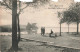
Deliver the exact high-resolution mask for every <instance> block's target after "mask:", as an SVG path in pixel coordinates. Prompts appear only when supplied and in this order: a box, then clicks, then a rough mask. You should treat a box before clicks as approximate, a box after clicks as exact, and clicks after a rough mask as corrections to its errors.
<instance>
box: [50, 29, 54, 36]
mask: <svg viewBox="0 0 80 52" xmlns="http://www.w3.org/2000/svg"><path fill="white" fill-rule="evenodd" d="M52 34H53V31H52V29H51V32H50V34H49V37H51V35H52Z"/></svg>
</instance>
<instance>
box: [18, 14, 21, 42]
mask: <svg viewBox="0 0 80 52" xmlns="http://www.w3.org/2000/svg"><path fill="white" fill-rule="evenodd" d="M17 20H18V21H17V22H18V42H19V41H20V39H21V36H20V21H19V14H18V16H17Z"/></svg>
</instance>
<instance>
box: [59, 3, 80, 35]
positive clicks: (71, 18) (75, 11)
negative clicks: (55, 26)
mask: <svg viewBox="0 0 80 52" xmlns="http://www.w3.org/2000/svg"><path fill="white" fill-rule="evenodd" d="M58 17H60V18H61V19H60V35H61V24H62V23H67V24H68V29H69V25H70V24H71V23H74V24H77V34H79V23H80V2H77V3H73V4H71V5H70V7H69V8H68V9H67V10H66V11H63V12H62V13H60V12H58ZM68 31H69V30H68Z"/></svg>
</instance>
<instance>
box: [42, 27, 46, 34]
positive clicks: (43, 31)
mask: <svg viewBox="0 0 80 52" xmlns="http://www.w3.org/2000/svg"><path fill="white" fill-rule="evenodd" d="M44 34H45V27H41V35H44Z"/></svg>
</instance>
